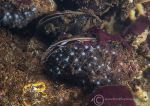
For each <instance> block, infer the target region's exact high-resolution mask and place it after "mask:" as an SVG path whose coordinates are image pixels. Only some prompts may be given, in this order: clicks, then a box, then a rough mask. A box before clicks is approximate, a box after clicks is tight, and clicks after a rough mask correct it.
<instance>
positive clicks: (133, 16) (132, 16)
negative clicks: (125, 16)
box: [129, 3, 145, 21]
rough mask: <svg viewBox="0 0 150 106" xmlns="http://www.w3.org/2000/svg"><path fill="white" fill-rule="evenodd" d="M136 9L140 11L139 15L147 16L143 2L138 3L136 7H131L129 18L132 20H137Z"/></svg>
mask: <svg viewBox="0 0 150 106" xmlns="http://www.w3.org/2000/svg"><path fill="white" fill-rule="evenodd" d="M136 10H137V12H138V16H145V10H144V7H143V5H142V3H137V4H136V6H135V9H131V10H130V11H129V18H130V20H131V21H135V20H136Z"/></svg>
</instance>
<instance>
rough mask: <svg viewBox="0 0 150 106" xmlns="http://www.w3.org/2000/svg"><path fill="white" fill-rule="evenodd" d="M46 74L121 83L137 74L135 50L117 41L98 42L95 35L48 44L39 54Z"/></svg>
mask: <svg viewBox="0 0 150 106" xmlns="http://www.w3.org/2000/svg"><path fill="white" fill-rule="evenodd" d="M42 64H43V66H44V67H45V71H46V72H47V73H48V75H49V77H52V78H54V79H55V80H57V81H63V82H69V83H71V84H77V85H78V84H79V85H84V86H87V85H90V84H92V85H112V84H121V83H124V82H126V81H130V80H132V79H133V78H134V77H136V76H138V75H140V70H141V69H140V66H139V65H138V62H137V60H136V57H135V53H130V52H129V51H128V50H126V49H124V48H123V46H122V45H121V44H114V43H111V42H108V43H107V44H106V45H105V46H102V45H99V44H98V43H97V41H96V39H95V38H91V37H88V38H87V37H80V38H72V39H67V40H63V41H59V42H57V43H55V44H53V45H51V46H50V47H49V48H48V50H47V51H46V52H45V54H44V55H43V57H42Z"/></svg>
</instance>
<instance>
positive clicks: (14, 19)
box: [0, 0, 56, 28]
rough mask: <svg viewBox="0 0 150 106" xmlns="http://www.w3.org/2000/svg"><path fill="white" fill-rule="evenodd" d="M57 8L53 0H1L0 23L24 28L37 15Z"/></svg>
mask: <svg viewBox="0 0 150 106" xmlns="http://www.w3.org/2000/svg"><path fill="white" fill-rule="evenodd" d="M55 9H56V4H55V2H54V1H53V0H1V1H0V25H2V26H8V27H10V28H14V27H17V28H22V27H24V26H26V25H27V24H28V23H29V22H30V21H32V20H33V19H35V18H36V17H38V16H41V15H43V14H45V13H48V12H51V11H55Z"/></svg>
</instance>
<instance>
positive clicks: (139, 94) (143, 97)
mask: <svg viewBox="0 0 150 106" xmlns="http://www.w3.org/2000/svg"><path fill="white" fill-rule="evenodd" d="M136 89H137V91H136V92H135V95H136V97H138V98H139V99H140V100H141V101H143V102H146V101H147V100H148V94H147V92H146V91H144V90H142V89H141V87H139V86H136Z"/></svg>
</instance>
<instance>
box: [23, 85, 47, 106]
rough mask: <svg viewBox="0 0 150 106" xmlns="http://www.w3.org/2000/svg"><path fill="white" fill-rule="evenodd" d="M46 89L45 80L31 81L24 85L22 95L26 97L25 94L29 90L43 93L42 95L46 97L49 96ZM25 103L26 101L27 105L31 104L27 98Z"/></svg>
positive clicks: (24, 101)
mask: <svg viewBox="0 0 150 106" xmlns="http://www.w3.org/2000/svg"><path fill="white" fill-rule="evenodd" d="M45 90H46V85H45V83H44V82H36V83H30V84H27V85H25V86H24V87H23V93H22V97H23V98H24V95H25V94H26V93H27V92H33V93H35V94H39V93H41V94H42V97H43V98H45V97H47V94H46V93H45ZM23 103H24V105H25V106H31V105H30V104H28V103H27V102H26V100H25V99H23Z"/></svg>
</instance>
